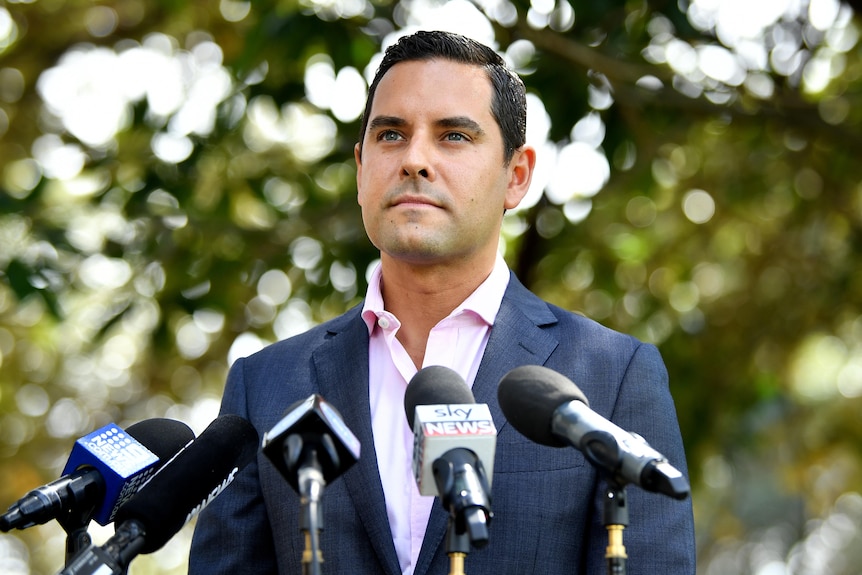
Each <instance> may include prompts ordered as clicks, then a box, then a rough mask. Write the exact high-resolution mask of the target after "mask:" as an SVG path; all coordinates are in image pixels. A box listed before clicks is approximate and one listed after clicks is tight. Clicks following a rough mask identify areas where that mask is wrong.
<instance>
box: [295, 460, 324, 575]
mask: <svg viewBox="0 0 862 575" xmlns="http://www.w3.org/2000/svg"><path fill="white" fill-rule="evenodd" d="M298 487H299V495H300V499H299V501H300V505H301V509H300V515H299V530H300V531H301V532H302V533H303V534H304V536H305V550H304V551H303V553H302V573H303V575H321V573H322V570H321V563H323V552H322V551H321V549H320V531H321V529H323V507H322V504H321V501H322V499H323V490H324V488H325V487H326V480H324V478H323V471H322V470H321V467H320V463H319V462H318V460H317V451H316V450H314V449H312V450H311V451H310V452H309V453H308V460H307V462H306V463H305V464H304V465H302V466H301V467H300V468H299V471H298Z"/></svg>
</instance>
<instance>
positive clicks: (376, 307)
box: [362, 252, 509, 334]
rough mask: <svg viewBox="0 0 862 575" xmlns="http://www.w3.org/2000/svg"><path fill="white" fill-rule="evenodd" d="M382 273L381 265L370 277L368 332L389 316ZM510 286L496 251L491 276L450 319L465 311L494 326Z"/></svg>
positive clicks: (365, 310)
mask: <svg viewBox="0 0 862 575" xmlns="http://www.w3.org/2000/svg"><path fill="white" fill-rule="evenodd" d="M381 277H382V270H381V267H380V263H379V262H378V264H377V266H376V267H375V268H374V271H373V272H371V277H370V279H369V280H368V291H367V292H366V294H365V303H364V304H363V306H362V319H363V320H365V325H367V326H368V333H369V334H370V333H371V332H372V331H373V330H374V326H375V324H376V323H377V319H378V318H379V317H381V316H383V315H389V312H387V311H386V310H385V308H384V305H383V294H382V293H381V291H380V279H381ZM508 285H509V267H508V266H507V265H506V260H504V259H503V256H502V254H500V253H499V252H497V258H496V260H495V261H494V268H493V269H492V270H491V274H490V275H489V276H488V277H487V279H485V281H484V282H482V283H481V284H480V285H479V287H478V288H476V290H475V291H474V292H473V293H471V294H470V295H469V296H467V299H465V300H464V301H463V302H461V305H459V306H458V307H456V308H455V309H454V310H453V311H452V313H451V314H449V317H453V316H456V315H460V314H462V313H465V312H470V313H473V314H475V315H476V316H478V317H480V318H482V321H484V322H485V323H486V324H488V325H494V320H496V319H497V312H498V311H500V303H501V302H502V301H503V294H504V293H506V288H507V287H508Z"/></svg>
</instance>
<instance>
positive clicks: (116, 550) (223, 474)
mask: <svg viewBox="0 0 862 575" xmlns="http://www.w3.org/2000/svg"><path fill="white" fill-rule="evenodd" d="M257 446H258V436H257V432H256V431H255V429H254V427H253V426H252V425H251V423H249V422H248V421H246V420H245V419H243V418H242V417H239V416H236V415H221V416H219V417H217V418H216V419H215V420H214V421H213V422H212V423H210V425H209V426H208V427H207V428H206V429H205V430H204V431H203V432H202V433H201V434H200V436H199V437H198V438H197V439H195V440H194V441H192V442H191V443H190V444H188V445H187V446H186V447H185V448H184V449H183V450H182V451H180V452H179V453H178V454H177V455H176V456H175V457H174V458H173V459H171V460H170V461H168V462H167V463H166V464H165V465H164V466H163V467H162V468H161V469H160V470H159V472H158V473H156V474H155V475H153V477H152V478H151V479H150V480H149V481H148V482H147V483H146V484H145V485H144V486H143V487H141V489H140V490H139V491H138V492H137V493H136V494H135V495H134V497H132V498H131V499H129V501H128V502H126V503H125V504H124V505H123V506H122V507H121V508H120V509H119V510H118V511H117V515H116V520H115V524H116V526H117V527H116V531H115V533H114V535H113V537H111V538H110V539H109V540H108V541H107V542H106V543H105V544H104V545H102V546H101V547H95V546H91V547H89V548H88V549H85V550H84V551H82V552H81V553H79V554H78V556H77V557H75V558H74V559H73V560H72V561H71V562H70V563H69V564H68V565H67V566H66V568H65V569H63V570H62V571H61V572H60V573H61V575H121V574H124V573H126V570H127V569H128V566H129V563H130V562H131V560H132V559H134V558H135V557H137V556H138V555H140V554H142V553H152V552H153V551H157V550H158V549H160V548H161V547H162V546H164V544H165V543H167V542H168V540H170V538H171V537H173V536H174V535H175V534H176V533H177V532H178V531H179V530H180V529H181V528H182V527H183V525H185V524H186V523H188V522H189V521H191V519H192V518H193V517H195V516H196V515H197V514H198V513H200V512H201V511H202V510H203V509H204V507H206V506H207V505H208V504H209V503H210V502H211V501H212V500H213V499H215V498H216V497H217V496H218V495H219V494H220V493H222V492H223V491H224V490H225V489H226V488H227V487H228V486H229V485H230V483H231V482H232V481H233V479H234V477H236V474H237V473H239V471H240V470H241V469H242V468H243V467H245V466H246V465H247V464H248V463H249V462H250V461H251V460H252V459H253V458H254V456H255V453H256V452H257Z"/></svg>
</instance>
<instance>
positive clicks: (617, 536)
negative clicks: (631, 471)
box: [602, 480, 629, 575]
mask: <svg viewBox="0 0 862 575" xmlns="http://www.w3.org/2000/svg"><path fill="white" fill-rule="evenodd" d="M607 483H608V487H607V490H606V491H605V501H604V510H603V514H602V517H603V519H604V524H605V528H606V529H607V531H608V546H607V548H606V549H605V559H607V561H608V575H625V573H626V559H627V558H628V555H626V548H625V545H623V530H624V529H625V528H626V526H627V525H628V524H629V510H628V507H627V506H626V488H625V486H624V485H619V484H618V483H617V482H616V481H613V480H608V482H607Z"/></svg>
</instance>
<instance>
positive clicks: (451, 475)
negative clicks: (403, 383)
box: [404, 365, 497, 547]
mask: <svg viewBox="0 0 862 575" xmlns="http://www.w3.org/2000/svg"><path fill="white" fill-rule="evenodd" d="M404 411H405V413H406V415H407V422H408V423H409V425H410V427H412V428H413V475H414V477H415V479H416V484H417V486H418V488H419V493H420V494H422V495H437V496H439V497H440V500H441V503H442V504H443V507H444V508H446V509H447V510H448V511H449V514H450V517H451V518H452V519H454V520H455V533H456V534H463V533H467V534H468V536H469V538H470V541H471V542H472V543H473V545H475V546H477V547H481V546H483V545H485V544H486V543H488V524H489V523H490V521H491V518H492V517H493V513H492V511H491V480H492V474H493V469H494V453H495V450H496V445H497V429H496V428H495V427H494V421H493V419H492V418H491V412H490V410H489V409H488V406H487V405H485V404H477V403H476V400H475V399H474V398H473V392H471V391H470V388H468V387H467V384H466V383H464V380H463V379H462V378H461V376H460V375H458V373H457V372H455V371H454V370H452V369H450V368H448V367H444V366H440V365H434V366H428V367H425V368H422V369H420V370H419V371H418V372H417V373H416V375H414V376H413V378H412V379H411V380H410V383H409V384H408V385H407V389H406V391H405V392H404ZM486 469H488V470H490V471H488V472H486V471H485V470H486Z"/></svg>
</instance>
